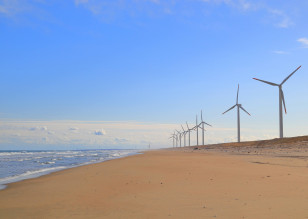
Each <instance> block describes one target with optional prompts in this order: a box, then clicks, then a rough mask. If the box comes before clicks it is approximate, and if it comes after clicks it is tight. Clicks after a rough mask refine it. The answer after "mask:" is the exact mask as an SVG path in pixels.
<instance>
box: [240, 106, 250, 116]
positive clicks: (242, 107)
mask: <svg viewBox="0 0 308 219" xmlns="http://www.w3.org/2000/svg"><path fill="white" fill-rule="evenodd" d="M240 108H241V109H242V110H243V111H244V112H245V113H247V114H248V115H250V114H249V112H247V111H246V110H245V109H244V107H242V106H240ZM250 116H251V115H250Z"/></svg>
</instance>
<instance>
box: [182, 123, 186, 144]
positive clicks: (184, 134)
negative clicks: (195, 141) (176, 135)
mask: <svg viewBox="0 0 308 219" xmlns="http://www.w3.org/2000/svg"><path fill="white" fill-rule="evenodd" d="M181 127H182V129H183V132H182V133H183V136H184V147H185V146H186V131H185V130H184V128H183V126H182V125H181Z"/></svg>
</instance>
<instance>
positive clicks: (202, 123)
mask: <svg viewBox="0 0 308 219" xmlns="http://www.w3.org/2000/svg"><path fill="white" fill-rule="evenodd" d="M199 125H201V128H202V145H204V131H205V129H204V125H208V126H211V125H210V124H208V123H206V122H204V121H203V118H202V110H201V123H200V124H199Z"/></svg>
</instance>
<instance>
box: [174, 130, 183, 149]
mask: <svg viewBox="0 0 308 219" xmlns="http://www.w3.org/2000/svg"><path fill="white" fill-rule="evenodd" d="M175 131H176V132H177V133H178V136H179V138H180V147H181V146H182V133H181V132H179V131H178V130H175Z"/></svg>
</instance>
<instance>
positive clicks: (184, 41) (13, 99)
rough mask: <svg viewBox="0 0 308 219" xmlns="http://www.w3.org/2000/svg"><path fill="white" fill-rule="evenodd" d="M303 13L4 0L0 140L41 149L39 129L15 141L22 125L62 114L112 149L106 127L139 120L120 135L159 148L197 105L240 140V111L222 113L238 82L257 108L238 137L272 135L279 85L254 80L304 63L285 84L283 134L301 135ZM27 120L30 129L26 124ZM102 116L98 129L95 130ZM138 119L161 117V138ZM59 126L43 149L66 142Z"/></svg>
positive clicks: (224, 1) (259, 5)
mask: <svg viewBox="0 0 308 219" xmlns="http://www.w3.org/2000/svg"><path fill="white" fill-rule="evenodd" d="M307 9H308V2H306V1H299V0H295V1H292V2H290V1H285V2H281V1H275V0H274V1H248V0H194V1H191V0H183V1H177V0H167V1H160V0H115V1H104V0H100V1H99V0H75V1H74V0H66V1H60V0H53V1H45V0H28V1H22V0H0V42H1V50H0V60H1V61H0V63H1V68H0V118H1V121H2V122H1V123H0V124H2V130H7V127H8V123H9V124H10V127H11V128H10V130H15V129H16V130H15V131H14V133H6V134H2V135H1V136H0V147H2V148H5V149H7V148H18V147H19V145H23V144H24V145H25V146H24V147H32V146H31V145H32V144H38V145H41V144H45V143H46V142H45V143H44V142H41V141H38V139H43V138H45V137H42V133H41V131H42V130H40V128H37V129H36V130H40V131H38V133H37V135H34V136H33V138H32V140H29V139H28V140H25V139H21V138H20V137H18V136H20V135H21V133H18V132H21V131H20V129H19V128H20V127H21V126H24V127H27V128H26V129H29V130H31V131H33V127H40V126H41V127H46V126H48V125H50V123H52V126H53V127H55V125H54V124H55V123H54V122H55V121H59V124H58V125H59V127H60V126H61V124H63V121H71V122H73V123H74V124H75V123H76V122H77V123H78V122H79V123H78V124H84V123H85V122H86V123H87V125H86V127H87V128H88V132H87V133H94V134H95V132H96V131H97V129H104V130H105V131H106V134H104V135H102V136H100V137H102V138H101V139H100V141H99V140H98V142H97V143H95V144H93V145H92V146H91V147H99V146H101V145H104V147H108V144H111V143H110V142H111V140H110V139H109V140H110V141H108V142H107V141H106V139H104V138H107V137H108V133H110V131H108V127H107V126H106V122H108V123H110V122H111V123H115V124H119V123H121V124H124V123H125V124H126V123H129V124H132V123H134V124H135V125H136V127H138V128H136V129H133V128H131V127H130V128H129V130H122V129H121V130H122V131H121V130H120V129H119V132H118V136H117V131H116V130H117V128H116V127H113V129H112V131H111V132H112V133H113V136H112V137H113V139H119V138H120V139H124V138H125V139H126V141H125V142H126V146H127V147H128V146H132V145H144V144H145V142H156V143H153V144H156V145H157V147H159V145H163V144H164V145H167V144H168V139H167V140H166V137H167V136H168V134H169V129H170V131H172V130H173V128H174V127H178V126H179V125H178V124H183V123H184V122H185V121H188V122H189V123H193V122H194V117H195V115H196V114H197V113H199V114H200V110H201V109H203V111H204V117H205V118H206V120H207V122H209V123H211V124H212V125H213V126H214V127H215V129H212V130H209V136H208V142H209V143H214V142H222V141H230V140H231V141H233V140H234V139H235V137H236V136H235V134H236V132H235V128H236V127H235V125H236V112H235V111H232V112H229V113H228V114H226V115H224V116H222V115H221V113H222V112H223V111H225V110H226V109H228V108H229V107H230V106H232V105H233V104H234V103H235V96H236V89H237V84H238V83H239V84H240V102H241V103H242V104H243V106H244V107H245V109H246V110H248V111H249V112H250V113H251V114H252V117H248V116H246V115H244V114H242V117H241V121H242V129H243V133H246V138H245V136H243V140H252V139H264V138H273V137H277V136H278V89H277V88H275V87H271V86H268V85H266V84H263V83H260V82H257V81H254V80H252V78H253V77H257V78H260V79H264V80H268V81H272V82H275V83H280V82H281V81H282V80H283V79H284V78H285V77H286V76H287V75H288V74H290V73H291V72H292V71H293V70H295V69H296V68H297V67H298V66H300V65H302V68H301V69H300V70H299V71H298V72H297V73H296V74H295V75H294V76H292V77H291V78H290V80H289V81H288V82H286V83H285V85H284V87H283V90H284V92H285V98H286V104H287V111H288V114H287V116H285V117H284V123H285V136H296V135H305V134H307V133H308V128H307V127H306V124H307V122H308V118H306V117H305V113H306V112H307V110H308V101H307V98H306V94H307V93H308V87H307V86H306V82H307V80H308V75H307V70H306V69H307V68H306V66H308V63H307V62H308V60H307V52H308V27H307V26H308V25H307V22H306V21H307V20H308V17H307V13H306V11H307ZM11 121H14V122H18V124H19V125H20V126H18V127H15V126H14V127H13V125H12V124H13V123H11ZM30 121H31V122H32V123H33V127H32V126H31V125H30V126H29V127H28V126H27V125H24V123H27V124H29V123H31V122H30ZM38 121H39V123H40V124H39V126H37V125H38V124H36V123H37V122H38ZM98 121H100V123H99V124H100V126H101V128H100V127H97V126H93V127H91V125H90V124H91V123H92V122H96V123H97V122H98ZM140 123H142V124H143V123H146V124H151V125H153V130H156V129H157V125H159V124H161V125H162V127H164V128H162V130H163V131H162V133H161V139H159V140H157V138H159V137H157V136H155V137H154V136H152V137H151V135H152V134H151V132H150V131H149V132H148V134H147V135H146V136H144V135H139V134H140V126H139V124H140ZM14 124H15V123H14ZM0 126H1V125H0ZM75 126H76V125H75ZM81 126H82V127H85V126H83V125H81ZM31 127H32V128H31ZM119 127H121V125H119ZM147 128H148V127H147ZM0 129H1V127H0ZM55 129H56V130H57V131H53V132H52V131H51V132H50V133H51V134H49V135H50V136H49V139H55V138H58V141H50V142H51V143H49V144H47V145H48V147H53V146H56V145H60V144H61V139H62V138H59V135H60V134H61V135H62V134H63V133H60V132H64V131H63V130H62V129H59V128H55ZM67 129H68V130H69V129H70V128H69V127H68V128H67ZM109 129H110V127H109ZM225 129H230V131H229V132H228V133H224V132H223V131H222V130H225ZM48 130H49V129H48ZM78 130H80V129H79V128H78ZM138 130H139V131H138ZM45 131H46V130H45ZM75 131H76V130H75ZM220 131H221V132H220ZM127 132H128V133H130V136H124V135H127V134H124V133H127ZM154 132H155V131H154ZM137 133H139V134H137ZM57 134H58V136H57ZM15 135H17V136H15ZM24 135H25V136H26V135H27V134H24ZM123 136H124V137H123ZM233 137H234V138H233ZM70 138H71V139H70ZM143 138H144V139H143ZM211 138H212V140H211ZM85 139H86V137H85ZM45 140H46V139H45ZM62 140H63V139H62ZM70 140H71V143H70ZM74 140H76V139H73V137H72V136H70V137H69V138H68V139H66V140H65V142H66V143H65V147H68V146H71V145H75V144H76V142H74ZM85 142H86V141H82V143H78V145H79V146H78V147H82V145H86V143H85ZM106 142H107V143H106ZM113 143H115V145H116V143H117V141H115V142H113ZM113 143H112V144H113ZM124 146H125V143H123V147H124ZM46 147H47V146H46ZM0 149H1V148H0Z"/></svg>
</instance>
